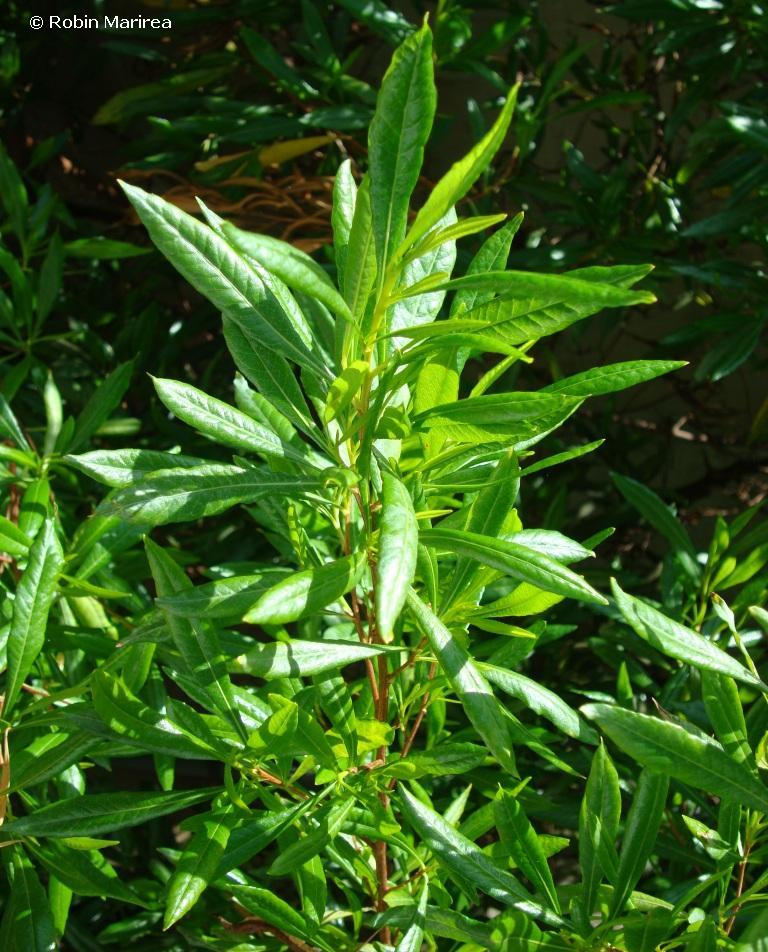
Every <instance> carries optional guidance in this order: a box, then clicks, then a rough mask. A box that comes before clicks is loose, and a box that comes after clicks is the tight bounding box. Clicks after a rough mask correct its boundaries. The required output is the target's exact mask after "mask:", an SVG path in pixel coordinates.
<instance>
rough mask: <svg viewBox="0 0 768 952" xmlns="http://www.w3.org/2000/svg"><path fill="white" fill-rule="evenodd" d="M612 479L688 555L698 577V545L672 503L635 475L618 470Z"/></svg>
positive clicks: (691, 570) (667, 537)
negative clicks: (634, 476)
mask: <svg viewBox="0 0 768 952" xmlns="http://www.w3.org/2000/svg"><path fill="white" fill-rule="evenodd" d="M611 479H612V480H613V482H614V484H615V485H616V488H617V489H618V490H619V492H620V493H621V495H622V496H623V497H624V498H625V499H626V500H627V502H628V503H629V504H630V505H632V506H634V507H635V509H637V511H638V512H639V513H640V515H642V516H644V517H645V518H646V519H647V520H648V522H650V524H651V525H652V526H653V527H654V529H656V530H657V532H660V533H661V534H662V535H663V536H664V537H665V538H666V539H667V541H668V542H669V543H670V545H671V546H672V548H673V549H675V550H677V551H678V552H682V553H684V554H685V555H687V556H688V558H687V560H686V567H687V568H688V570H689V574H691V575H692V576H693V577H694V578H697V577H698V575H699V574H700V569H699V567H698V564H697V562H696V555H697V553H696V547H695V546H694V544H693V542H692V541H691V537H690V536H689V535H688V533H687V531H686V529H685V527H684V526H683V524H682V523H681V522H680V520H679V519H678V518H677V516H675V514H674V513H673V512H672V510H671V509H670V508H669V506H667V505H666V504H665V503H664V502H663V500H661V499H660V498H659V497H658V496H657V495H656V493H655V492H653V490H652V489H649V488H648V487H647V486H644V485H643V484H642V483H639V482H638V481H637V480H635V479H630V478H629V477H628V476H621V475H619V474H618V473H611Z"/></svg>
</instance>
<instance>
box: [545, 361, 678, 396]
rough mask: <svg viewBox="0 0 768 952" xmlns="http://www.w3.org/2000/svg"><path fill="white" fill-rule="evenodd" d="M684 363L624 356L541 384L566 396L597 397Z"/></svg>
mask: <svg viewBox="0 0 768 952" xmlns="http://www.w3.org/2000/svg"><path fill="white" fill-rule="evenodd" d="M685 366H687V361H685V360H627V361H624V362H623V363H620V364H607V365H606V366H605V367H594V368H593V369H592V370H585V371H584V372H583V373H580V374H574V375H573V376H572V377H565V378H564V379H563V380H556V381H555V382H554V383H551V384H549V386H547V387H544V392H545V393H563V394H566V395H567V396H569V397H598V396H601V395H603V394H606V393H616V391H617V390H626V389H627V387H634V386H635V385H636V384H638V383H645V382H646V381H647V380H653V379H654V378H656V377H661V376H662V375H663V374H668V373H671V372H672V371H673V370H679V369H680V368H681V367H685Z"/></svg>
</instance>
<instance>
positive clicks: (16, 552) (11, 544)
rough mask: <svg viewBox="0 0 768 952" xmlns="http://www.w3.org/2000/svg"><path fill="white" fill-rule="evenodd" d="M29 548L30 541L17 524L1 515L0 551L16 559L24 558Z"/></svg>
mask: <svg viewBox="0 0 768 952" xmlns="http://www.w3.org/2000/svg"><path fill="white" fill-rule="evenodd" d="M29 546H30V541H29V539H28V538H27V536H26V534H25V533H24V532H22V531H21V529H19V527H18V526H17V525H16V523H15V522H11V520H10V519H6V517H5V516H3V515H0V551H2V552H5V553H6V554H7V555H12V556H13V557H14V558H19V557H22V558H23V557H24V556H26V554H27V552H28V551H29Z"/></svg>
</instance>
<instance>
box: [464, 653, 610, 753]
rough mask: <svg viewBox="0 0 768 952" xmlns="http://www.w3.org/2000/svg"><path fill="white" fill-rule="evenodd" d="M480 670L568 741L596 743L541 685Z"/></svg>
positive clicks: (497, 671)
mask: <svg viewBox="0 0 768 952" xmlns="http://www.w3.org/2000/svg"><path fill="white" fill-rule="evenodd" d="M479 667H480V670H481V671H482V673H483V674H484V675H485V676H486V678H488V680H489V681H492V682H493V683H494V684H495V685H497V687H500V688H501V690H502V691H505V692H506V693H507V694H509V695H510V696H511V697H514V698H517V699H518V701H521V702H522V703H523V704H524V705H525V706H526V707H528V708H530V709H531V710H532V711H535V712H536V713H537V714H539V715H541V717H546V719H547V720H548V721H551V723H552V724H554V725H555V727H557V728H559V729H560V730H561V731H562V732H563V733H564V734H566V735H567V736H568V737H574V738H576V739H577V740H580V741H582V742H583V743H585V744H596V743H597V742H598V738H597V734H596V733H595V732H594V731H593V730H592V728H591V727H590V726H589V725H588V724H585V723H584V721H583V720H582V718H580V717H579V715H578V713H577V712H576V711H574V709H573V708H572V707H569V706H568V705H567V704H566V703H565V701H564V700H563V699H562V698H561V697H559V696H558V695H557V694H555V693H554V691H550V690H549V688H546V687H544V685H543V684H540V683H539V682H538V681H534V680H533V679H531V678H527V677H526V676H525V675H524V674H519V673H518V672H517V671H508V670H506V669H505V668H499V667H497V666H496V665H493V664H480V665H479Z"/></svg>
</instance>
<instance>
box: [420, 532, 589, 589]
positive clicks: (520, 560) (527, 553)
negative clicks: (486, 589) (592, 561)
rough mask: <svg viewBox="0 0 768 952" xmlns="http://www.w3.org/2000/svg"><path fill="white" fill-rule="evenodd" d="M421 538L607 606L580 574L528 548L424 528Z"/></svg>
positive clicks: (507, 573) (429, 543) (511, 572)
mask: <svg viewBox="0 0 768 952" xmlns="http://www.w3.org/2000/svg"><path fill="white" fill-rule="evenodd" d="M419 538H420V541H421V542H423V543H424V544H425V545H429V546H433V547H434V548H437V549H445V550H448V551H450V552H456V553H457V555H464V556H468V557H470V558H474V559H477V560H478V561H479V562H482V563H483V564H484V565H488V566H490V567H491V568H493V569H497V570H498V571H499V572H503V573H505V574H506V575H511V576H512V577H513V578H517V579H520V580H521V581H523V582H530V583H531V584H533V585H536V586H537V587H538V588H543V589H544V590H545V591H548V592H556V593H557V594H559V595H564V596H566V597H568V598H576V599H579V600H580V601H584V602H596V603H597V604H601V605H602V604H606V601H605V599H604V598H603V596H602V595H600V594H599V592H596V591H595V590H594V589H593V588H592V586H591V585H589V584H588V583H587V582H586V581H585V580H584V579H583V578H582V577H581V576H580V575H576V573H575V572H572V571H571V570H570V569H567V568H566V567H565V566H564V565H561V564H560V563H559V562H556V561H555V560H554V559H552V558H550V557H549V556H546V555H542V554H541V553H540V552H536V551H535V550H534V549H531V548H528V546H525V545H519V544H517V543H515V542H507V541H505V540H503V539H495V538H493V537H492V536H484V535H479V534H478V533H475V532H460V531H458V530H455V529H423V530H422V531H421V534H420V536H419Z"/></svg>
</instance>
